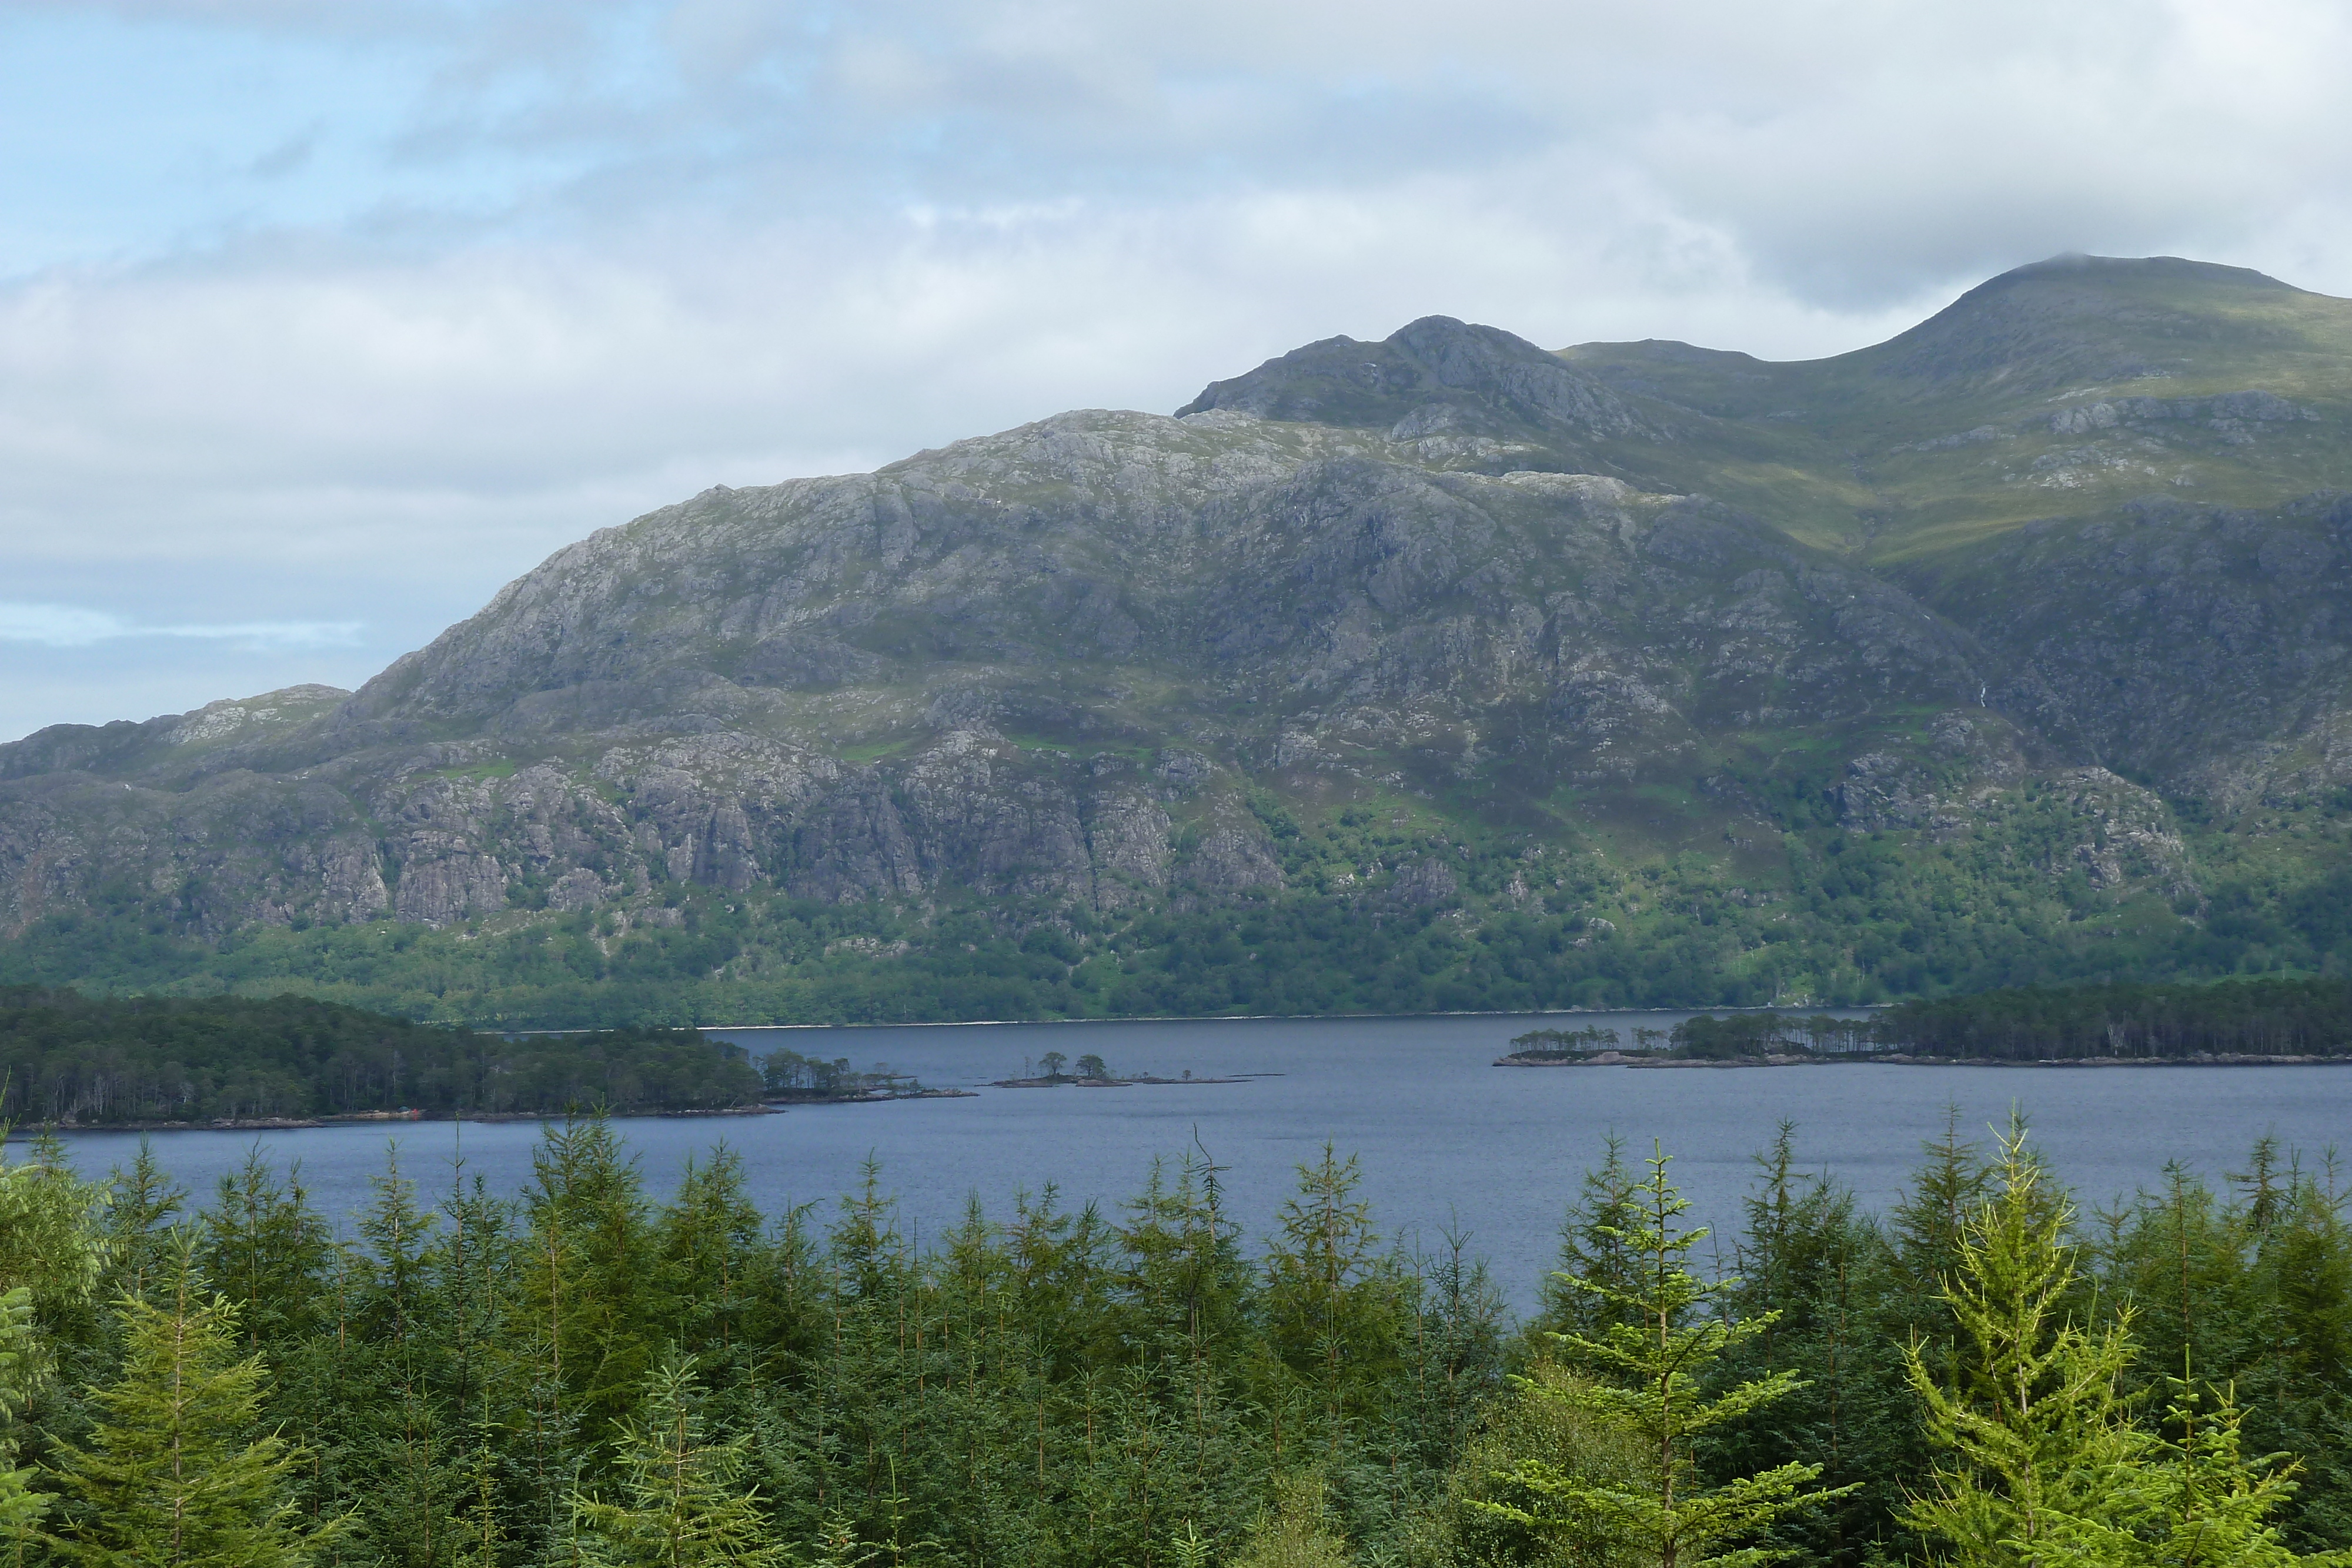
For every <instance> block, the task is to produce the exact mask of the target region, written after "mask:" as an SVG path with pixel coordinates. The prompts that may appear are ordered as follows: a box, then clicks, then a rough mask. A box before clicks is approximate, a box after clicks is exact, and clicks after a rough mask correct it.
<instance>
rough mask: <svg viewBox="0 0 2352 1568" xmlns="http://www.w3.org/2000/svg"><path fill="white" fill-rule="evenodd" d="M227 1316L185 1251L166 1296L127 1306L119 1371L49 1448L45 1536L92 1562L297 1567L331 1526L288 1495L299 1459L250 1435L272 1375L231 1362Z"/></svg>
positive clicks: (190, 1567)
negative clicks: (85, 1418)
mask: <svg viewBox="0 0 2352 1568" xmlns="http://www.w3.org/2000/svg"><path fill="white" fill-rule="evenodd" d="M123 1320H124V1322H123V1338H124V1343H125V1354H124V1364H123V1369H122V1374H121V1376H120V1377H119V1378H118V1379H117V1380H116V1381H115V1382H114V1383H113V1384H111V1385H109V1386H107V1387H105V1388H102V1389H100V1390H98V1391H97V1392H96V1393H95V1394H94V1395H93V1396H92V1397H93V1399H94V1402H95V1403H96V1405H97V1406H98V1409H99V1419H98V1424H97V1426H96V1427H95V1429H94V1430H92V1432H91V1433H90V1435H89V1438H88V1439H87V1440H86V1441H85V1442H83V1443H81V1444H78V1445H73V1444H65V1445H60V1446H59V1448H58V1463H57V1467H56V1468H57V1476H58V1482H59V1484H60V1486H61V1487H62V1489H63V1491H64V1506H63V1508H62V1509H61V1510H60V1511H59V1520H58V1529H57V1531H55V1532H54V1533H53V1534H52V1535H51V1536H50V1537H49V1539H50V1541H51V1542H52V1544H53V1545H54V1546H55V1548H56V1550H57V1551H58V1553H59V1554H60V1555H61V1556H62V1557H63V1558H64V1559H65V1560H66V1561H67V1562H69V1563H84V1564H88V1565H89V1568H304V1565H306V1564H308V1563H310V1560H311V1555H312V1552H313V1551H314V1550H315V1549H316V1548H317V1547H318V1546H319V1545H320V1544H322V1543H323V1542H325V1541H327V1540H331V1538H332V1536H333V1534H334V1532H335V1531H334V1527H333V1525H332V1524H331V1523H330V1524H329V1525H327V1526H325V1527H322V1528H308V1527H306V1524H305V1521H302V1520H301V1519H300V1518H299V1514H298V1513H297V1511H296V1510H295V1508H294V1505H293V1503H292V1501H291V1500H290V1499H289V1472H291V1471H292V1470H293V1469H294V1467H295V1465H296V1463H297V1462H298V1460H299V1457H300V1456H299V1454H298V1453H297V1452H296V1451H294V1450H293V1449H291V1448H289V1446H288V1445H287V1444H286V1443H285V1442H284V1441H283V1440H282V1439H281V1438H279V1437H277V1436H276V1435H275V1434H261V1435H256V1428H257V1426H258V1425H259V1422H260V1417H261V1412H262V1407H263V1402H264V1399H265V1396H266V1395H267V1392H268V1372H267V1371H266V1370H265V1368H264V1367H263V1365H262V1363H261V1361H260V1360H259V1358H258V1357H256V1358H252V1359H249V1360H245V1361H238V1360H236V1359H235V1356H236V1351H235V1348H234V1347H235V1344H236V1311H235V1309H234V1308H232V1307H231V1306H230V1305H229V1304H228V1303H227V1301H225V1300H223V1299H221V1298H219V1297H213V1298H210V1299H206V1298H205V1296H204V1294H203V1293H202V1289H201V1285H200V1283H199V1281H198V1279H197V1276H196V1273H195V1269H194V1262H193V1260H190V1259H189V1258H188V1257H187V1256H186V1255H185V1254H183V1256H182V1258H181V1260H180V1262H179V1266H178V1267H177V1269H176V1270H175V1271H174V1280H173V1285H172V1287H171V1289H170V1292H169V1294H168V1296H167V1297H166V1299H165V1300H164V1301H162V1302H160V1303H159V1302H157V1301H127V1302H125V1303H124V1307H123Z"/></svg>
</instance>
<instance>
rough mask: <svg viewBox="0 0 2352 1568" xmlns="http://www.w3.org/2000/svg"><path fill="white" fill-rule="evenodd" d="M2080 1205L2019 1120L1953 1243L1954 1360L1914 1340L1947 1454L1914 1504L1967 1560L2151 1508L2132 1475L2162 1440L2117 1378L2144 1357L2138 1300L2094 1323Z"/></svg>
mask: <svg viewBox="0 0 2352 1568" xmlns="http://www.w3.org/2000/svg"><path fill="white" fill-rule="evenodd" d="M2070 1218H2072V1216H2071V1211H2070V1210H2069V1209H2068V1207H2066V1206H2065V1205H2064V1204H2063V1202H2055V1201H2053V1200H2052V1198H2051V1196H2050V1194H2049V1193H2048V1191H2047V1188H2046V1186H2045V1184H2044V1181H2043V1173H2042V1167H2041V1166H2040V1164H2039V1162H2037V1161H2036V1160H2034V1159H2033V1158H2032V1156H2031V1155H2028V1154H2027V1152H2026V1149H2025V1138H2024V1134H2023V1132H2022V1131H2021V1130H2019V1129H2016V1128H2012V1129H2011V1132H2010V1134H2008V1135H2007V1136H2006V1137H2004V1138H2003V1139H2002V1140H2001V1153H2000V1157H1999V1159H1998V1160H1997V1161H1996V1162H1995V1164H1994V1166H1993V1170H1992V1197H1991V1199H1990V1201H1989V1202H1987V1203H1985V1204H1983V1205H1982V1206H1981V1207H1979V1208H1978V1209H1977V1210H1976V1211H1975V1213H1974V1214H1973V1215H1971V1216H1970V1217H1969V1218H1968V1219H1967V1220H1966V1221H1965V1222H1964V1223H1963V1224H1962V1226H1961V1228H1960V1230H1959V1233H1958V1236H1957V1238H1956V1239H1954V1241H1953V1243H1952V1254H1953V1258H1954V1262H1955V1272H1954V1275H1953V1277H1952V1278H1951V1279H1950V1280H1949V1281H1948V1282H1947V1284H1946V1286H1945V1290H1944V1301H1946V1302H1947V1303H1948V1305H1949V1307H1950V1309H1951V1312H1952V1316H1953V1319H1954V1322H1955V1323H1956V1325H1957V1328H1958V1333H1957V1335H1956V1338H1955V1343H1954V1346H1953V1349H1952V1351H1951V1353H1950V1360H1949V1362H1948V1369H1947V1367H1939V1366H1937V1365H1936V1364H1934V1363H1933V1362H1931V1359H1930V1354H1929V1352H1928V1349H1927V1346H1925V1345H1924V1344H1921V1343H1914V1344H1913V1345H1912V1346H1911V1348H1910V1351H1909V1353H1908V1363H1909V1370H1910V1379H1911V1385H1912V1388H1913V1390H1914V1391H1915V1392H1916V1394H1917V1395H1918V1396H1919V1399H1920V1402H1921V1404H1922V1405H1923V1406H1925V1409H1926V1413H1927V1431H1928V1434H1929V1437H1930V1438H1931V1440H1932V1441H1933V1442H1934V1443H1935V1444H1936V1445H1937V1447H1938V1448H1941V1449H1942V1450H1944V1452H1945V1453H1946V1454H1947V1455H1948V1458H1946V1460H1945V1461H1944V1462H1942V1463H1940V1464H1939V1465H1938V1466H1937V1470H1936V1475H1935V1486H1934V1490H1933V1491H1931V1492H1928V1493H1926V1494H1923V1495H1921V1496H1920V1497H1918V1498H1916V1499H1915V1500H1913V1501H1912V1503H1911V1504H1910V1506H1909V1507H1908V1508H1907V1509H1906V1510H1905V1513H1904V1518H1905V1521H1906V1523H1908V1524H1910V1525H1912V1526H1913V1527H1914V1528H1916V1529H1918V1530H1920V1531H1925V1532H1927V1534H1929V1535H1931V1536H1933V1537H1936V1538H1937V1539H1940V1540H1942V1541H1944V1542H1948V1544H1949V1546H1950V1548H1951V1551H1952V1553H1953V1555H1952V1558H1951V1561H1952V1563H1955V1564H1957V1565H1958V1568H2006V1565H2009V1564H2025V1563H2034V1562H2036V1561H2037V1560H2038V1559H2039V1557H2040V1556H2041V1555H2042V1554H2046V1553H2049V1552H2053V1551H2055V1550H2056V1549H2057V1548H2056V1547H2055V1545H2054V1543H2053V1525H2054V1523H2055V1521H2062V1520H2063V1521H2073V1523H2072V1526H2071V1528H2072V1530H2073V1531H2074V1535H2075V1536H2076V1537H2078V1538H2079V1537H2080V1536H2081V1535H2082V1533H2083V1532H2084V1531H2105V1530H2109V1529H2114V1528H2124V1527H2127V1526H2128V1525H2129V1524H2130V1523H2131V1522H2132V1521H2133V1519H2134V1517H2135V1515H2136V1513H2137V1506H2138V1505H2137V1500H2136V1498H2135V1495H2134V1490H2133V1487H2132V1485H2131V1482H2132V1481H2133V1479H2134V1478H2135V1476H2136V1473H2137V1468H2138V1467H2139V1466H2140V1465H2141V1464H2143V1463H2144V1462H2145V1461H2146V1460H2147V1458H2150V1449H2151V1445H2150V1442H2149V1439H2148V1438H2147V1436H2146V1434H2144V1433H2142V1432H2140V1431H2139V1430H2138V1429H2137V1427H2134V1426H2133V1425H2132V1423H2131V1421H2130V1418H2129V1415H2128V1412H2127V1411H2126V1408H2125V1406H2124V1402H2123V1394H2122V1390H2121V1389H2120V1387H2119V1386H2118V1382H2119V1379H2120V1378H2121V1376H2122V1375H2123V1372H2124V1369H2125V1368H2126V1365H2127V1364H2129V1362H2130V1360H2131V1344H2130V1340H2129V1338H2128V1324H2129V1318H2128V1313H2126V1314H2125V1315H2124V1317H2123V1318H2122V1319H2121V1320H2120V1321H2118V1322H2114V1323H2111V1324H2110V1325H2109V1326H2108V1327H2106V1328H2105V1330H2103V1331H2101V1332H2099V1333H2095V1334H2094V1333H2092V1332H2090V1331H2089V1330H2088V1329H2086V1328H2085V1327H2084V1325H2083V1323H2082V1322H2080V1321H2078V1319H2077V1317H2076V1316H2075V1314H2074V1313H2072V1312H2069V1311H2068V1303H2069V1299H2070V1297H2071V1295H2072V1294H2073V1291H2074V1281H2075V1273H2074V1253H2073V1251H2072V1249H2070V1248H2069V1247H2068V1246H2067V1244H2066V1239H2065V1229H2066V1225H2067V1222H2068V1220H2069V1219H2070ZM1938 1372H1946V1374H1947V1375H1946V1376H1943V1377H1939V1376H1938V1375H1937V1374H1938Z"/></svg>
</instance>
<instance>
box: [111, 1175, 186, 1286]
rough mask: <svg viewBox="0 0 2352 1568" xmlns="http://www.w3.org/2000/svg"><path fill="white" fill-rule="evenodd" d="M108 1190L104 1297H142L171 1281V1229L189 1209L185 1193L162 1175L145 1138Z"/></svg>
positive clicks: (115, 1176) (180, 1187)
mask: <svg viewBox="0 0 2352 1568" xmlns="http://www.w3.org/2000/svg"><path fill="white" fill-rule="evenodd" d="M112 1188H113V1190H112V1194H111V1201H110V1202H109V1203H108V1205H107V1209H106V1290H107V1295H108V1297H109V1298H110V1299H111V1298H112V1297H116V1296H143V1295H145V1294H146V1293H147V1292H148V1291H150V1290H151V1289H152V1288H153V1287H154V1286H155V1284H156V1283H157V1282H158V1281H162V1280H163V1279H165V1278H167V1277H168V1276H169V1272H170V1270H169V1268H168V1265H169V1263H170V1261H171V1254H172V1246H173V1243H172V1240H171V1231H170V1227H171V1225H172V1224H173V1221H174V1220H176V1219H177V1218H179V1216H180V1214H181V1211H182V1210H183V1209H184V1208H185V1207H187V1202H188V1193H187V1189H186V1188H185V1187H183V1186H180V1185H179V1184H178V1183H176V1182H174V1181H173V1180H172V1178H171V1177H170V1176H166V1175H164V1173H163V1166H162V1164H161V1163H160V1162H158V1161H157V1160H156V1158H155V1146H154V1145H153V1144H152V1143H151V1142H150V1141H149V1140H147V1139H145V1138H141V1139H140V1140H139V1153H138V1155H136V1156H135V1157H134V1158H133V1159H132V1160H131V1168H130V1169H129V1170H123V1169H121V1167H119V1166H118V1167H117V1168H116V1169H115V1171H114V1173H113V1180H112Z"/></svg>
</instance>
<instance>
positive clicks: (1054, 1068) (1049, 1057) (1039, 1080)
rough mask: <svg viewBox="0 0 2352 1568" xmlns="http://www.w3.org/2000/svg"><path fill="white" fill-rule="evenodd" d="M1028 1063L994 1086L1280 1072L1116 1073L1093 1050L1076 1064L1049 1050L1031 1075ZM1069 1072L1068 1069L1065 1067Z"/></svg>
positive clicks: (1119, 1083) (1111, 1083) (1240, 1077)
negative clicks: (1204, 1074)
mask: <svg viewBox="0 0 2352 1568" xmlns="http://www.w3.org/2000/svg"><path fill="white" fill-rule="evenodd" d="M1028 1065H1029V1064H1028V1063H1026V1062H1024V1063H1023V1064H1022V1067H1023V1072H1022V1075H1021V1076H1020V1077H1018V1078H1000V1079H997V1080H996V1081H995V1082H993V1083H992V1084H990V1086H989V1087H991V1088H992V1089H1061V1088H1073V1089H1132V1088H1135V1087H1137V1086H1139V1085H1147V1084H1180V1083H1242V1082H1247V1081H1248V1080H1250V1079H1253V1078H1276V1077H1279V1076H1281V1075H1280V1074H1279V1073H1272V1072H1243V1073H1236V1074H1234V1075H1233V1076H1231V1077H1227V1078H1196V1077H1194V1076H1193V1075H1192V1071H1191V1070H1190V1069H1189V1068H1188V1069H1186V1071H1185V1072H1184V1075H1183V1076H1182V1077H1181V1078H1161V1077H1158V1076H1155V1075H1154V1074H1152V1073H1149V1072H1130V1073H1115V1072H1113V1071H1111V1070H1110V1067H1109V1064H1108V1063H1107V1062H1105V1061H1103V1059H1102V1058H1101V1057H1099V1056H1097V1055H1095V1054H1094V1053H1092V1052H1091V1051H1090V1052H1088V1053H1087V1054H1086V1055H1084V1056H1081V1057H1079V1058H1078V1060H1077V1062H1076V1065H1075V1066H1072V1064H1071V1061H1070V1059H1069V1058H1068V1057H1067V1056H1065V1055H1064V1054H1063V1053H1062V1052H1060V1051H1047V1052H1046V1053H1045V1055H1043V1056H1041V1057H1039V1058H1038V1059H1037V1068H1038V1071H1036V1072H1035V1073H1034V1074H1032V1073H1031V1072H1029V1071H1027V1068H1028ZM1066 1068H1068V1069H1069V1071H1064V1069H1066Z"/></svg>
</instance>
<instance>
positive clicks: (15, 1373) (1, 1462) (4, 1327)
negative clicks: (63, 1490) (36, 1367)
mask: <svg viewBox="0 0 2352 1568" xmlns="http://www.w3.org/2000/svg"><path fill="white" fill-rule="evenodd" d="M32 1380H33V1292H32V1291H31V1289H30V1288H29V1287H27V1286H24V1285H19V1286H17V1287H16V1289H15V1290H13V1291H9V1292H7V1293H6V1294H5V1295H0V1542H6V1543H7V1546H8V1552H9V1560H10V1561H11V1562H12V1563H13V1562H17V1561H20V1560H21V1559H22V1558H23V1555H24V1550H25V1544H26V1541H27V1540H28V1539H29V1538H30V1536H31V1535H32V1531H33V1526H34V1525H36V1524H37V1523H38V1522H40V1518H41V1515H42V1514H43V1513H44V1512H45V1511H47V1508H48V1503H49V1500H48V1499H47V1498H45V1497H43V1496H42V1495H41V1494H40V1493H38V1492H37V1491H35V1490H32V1479H33V1478H32V1475H31V1473H30V1472H29V1471H28V1470H26V1469H24V1468H22V1467H20V1466H19V1465H18V1464H17V1463H16V1416H17V1413H18V1412H19V1411H21V1410H23V1409H24V1407H25V1401H26V1396H28V1395H29V1394H30V1392H31V1385H32Z"/></svg>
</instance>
